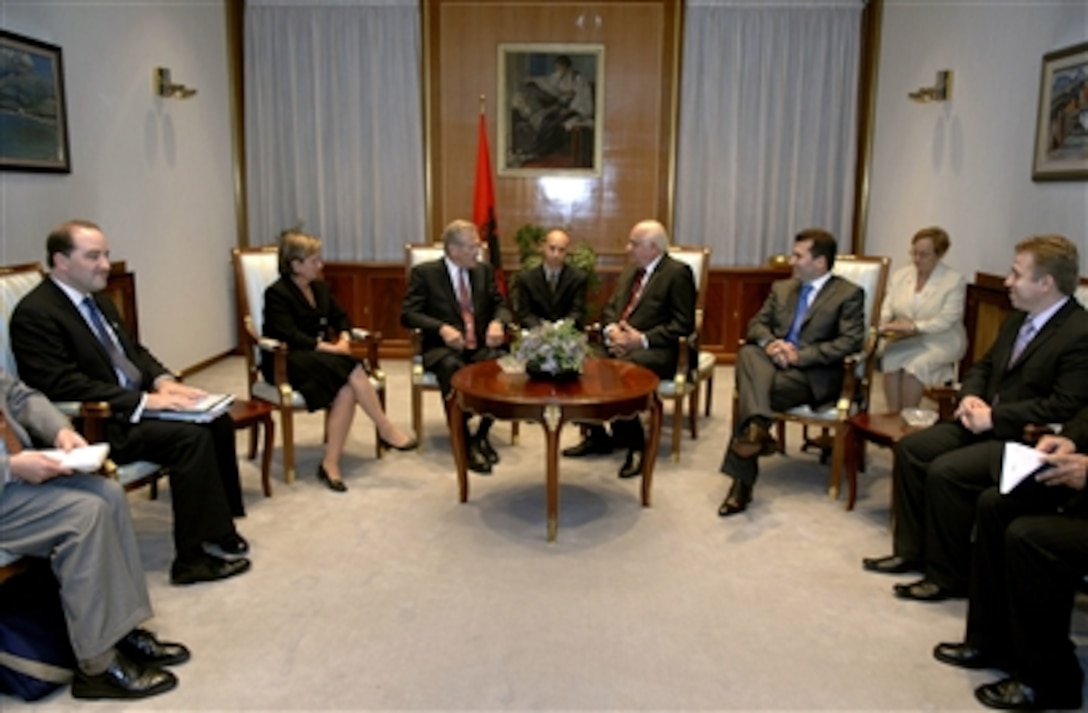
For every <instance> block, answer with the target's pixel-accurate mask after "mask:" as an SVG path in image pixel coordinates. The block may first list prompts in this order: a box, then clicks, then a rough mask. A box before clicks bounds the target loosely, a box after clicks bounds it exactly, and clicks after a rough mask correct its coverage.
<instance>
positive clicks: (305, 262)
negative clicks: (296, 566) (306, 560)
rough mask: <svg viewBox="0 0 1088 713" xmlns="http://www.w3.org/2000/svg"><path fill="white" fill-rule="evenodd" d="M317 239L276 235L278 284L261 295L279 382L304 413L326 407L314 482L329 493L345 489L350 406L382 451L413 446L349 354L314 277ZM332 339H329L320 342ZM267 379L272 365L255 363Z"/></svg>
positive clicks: (325, 290) (340, 313) (325, 291)
mask: <svg viewBox="0 0 1088 713" xmlns="http://www.w3.org/2000/svg"><path fill="white" fill-rule="evenodd" d="M322 266H323V263H322V262H321V241H320V240H319V239H317V238H315V237H314V236H312V235H307V234H306V233H302V232H298V231H288V232H285V233H284V234H283V235H282V236H281V237H280V245H279V267H280V279H279V280H276V282H274V283H272V285H270V286H269V288H268V289H267V290H265V293H264V335H265V336H266V337H272V338H273V339H278V340H280V341H282V342H284V343H285V344H287V348H288V353H287V379H288V381H290V382H291V385H292V386H293V387H294V388H295V390H296V391H298V392H299V393H301V394H302V395H303V397H304V398H305V399H306V407H307V408H308V409H309V410H310V411H317V410H319V409H323V408H327V409H329V417H328V432H327V441H326V443H325V456H324V458H323V459H322V461H321V464H320V465H319V466H318V467H317V477H318V479H319V480H321V481H322V482H324V483H325V484H326V485H327V486H328V487H329V488H331V489H332V490H335V491H337V492H343V491H345V490H347V486H346V485H344V481H343V480H342V478H341V477H340V455H341V453H343V451H344V443H345V441H346V440H347V436H348V431H349V430H350V428H351V421H352V418H353V417H354V416H355V405H356V404H358V405H359V406H360V407H361V408H362V409H363V411H365V412H366V415H367V416H370V419H371V420H372V421H373V422H374V425H375V426H377V428H378V434H379V437H380V439H381V443H382V445H383V446H386V447H389V448H395V449H397V450H399V451H407V450H411V449H414V448H415V447H416V445H417V443H416V439H415V438H413V437H411V436H409V435H407V434H405V433H404V432H403V431H401V430H400V429H399V428H397V427H396V426H395V425H394V424H393V422H392V421H390V420H389V417H388V416H386V415H385V412H384V411H383V410H382V405H381V402H380V401H379V400H378V394H377V392H375V391H374V386H373V385H372V384H371V383H370V377H369V376H368V375H367V372H366V369H364V368H363V365H362V363H361V362H360V361H359V360H357V359H356V358H355V357H353V356H352V355H351V351H350V347H349V343H350V332H351V323H350V322H349V321H348V316H347V314H345V313H344V310H343V309H342V308H341V307H340V305H339V304H337V303H336V300H335V299H333V296H332V293H331V292H330V291H329V286H328V285H326V284H325V283H324V282H323V281H322V280H321V279H320V277H321V268H322ZM330 335H336V336H335V341H328V339H329V337H330ZM261 370H262V371H263V373H264V375H265V378H266V379H268V380H269V381H271V380H272V360H271V359H265V360H264V361H263V362H262V364H261Z"/></svg>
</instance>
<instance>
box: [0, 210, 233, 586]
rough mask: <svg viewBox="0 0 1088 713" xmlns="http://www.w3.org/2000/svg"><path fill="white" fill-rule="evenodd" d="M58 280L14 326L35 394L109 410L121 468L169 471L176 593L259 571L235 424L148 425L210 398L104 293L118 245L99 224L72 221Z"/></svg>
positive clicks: (49, 245)
mask: <svg viewBox="0 0 1088 713" xmlns="http://www.w3.org/2000/svg"><path fill="white" fill-rule="evenodd" d="M46 255H47V258H48V264H49V267H50V273H49V277H48V279H45V280H42V282H41V283H40V284H39V285H38V286H37V287H35V288H34V289H33V290H32V291H31V292H29V293H28V294H27V295H26V297H24V298H23V299H22V300H21V301H20V302H19V304H18V305H17V306H16V308H15V311H14V312H13V313H12V317H11V348H12V351H13V352H14V354H15V360H16V362H17V363H18V366H19V373H20V375H21V376H22V378H23V379H24V380H25V381H26V383H27V384H28V385H30V386H31V387H33V388H36V389H38V390H40V391H41V392H42V393H43V394H45V395H46V396H47V397H48V398H50V399H52V400H54V401H105V402H107V403H108V404H109V405H110V409H111V412H112V414H113V418H112V419H111V420H110V421H108V422H107V424H106V434H105V435H106V439H107V440H108V441H109V444H110V447H111V448H112V452H113V454H114V460H116V461H118V462H121V463H126V462H130V461H135V460H151V461H154V462H156V463H159V464H161V465H164V466H166V467H167V468H169V475H170V500H171V505H172V506H173V510H174V546H175V549H176V556H175V559H174V563H173V566H172V567H171V572H170V578H171V581H172V582H174V583H175V584H192V583H194V582H204V581H210V580H215V579H223V578H226V577H230V576H233V575H236V574H241V573H242V572H244V571H246V570H247V569H249V560H247V559H245V555H246V554H247V553H248V551H249V545H248V543H246V541H245V540H244V539H242V537H241V536H240V535H239V534H238V532H237V531H236V530H235V529H234V522H233V519H232V518H233V517H241V516H243V515H244V514H245V508H244V505H243V503H242V492H241V485H240V480H239V473H238V458H237V455H236V454H235V445H234V426H233V423H232V422H231V420H230V418H229V417H228V416H223V417H220V418H218V419H215V420H214V421H212V422H211V423H206V424H202V423H177V422H173V421H166V420H155V419H148V418H142V416H143V414H144V410H145V409H165V410H169V409H174V410H182V409H186V408H191V407H192V405H193V404H194V403H195V401H196V400H197V399H199V398H201V397H203V396H205V393H204V392H203V391H201V390H200V389H195V388H193V387H190V386H186V385H185V384H181V383H178V382H177V381H176V380H175V379H174V377H173V375H172V374H171V373H170V372H169V371H168V370H167V369H166V367H165V366H163V365H162V364H161V363H160V362H159V361H158V360H157V359H156V358H155V357H154V356H153V355H152V354H151V352H149V351H148V350H147V348H145V347H144V346H143V345H142V344H140V343H139V342H137V341H136V340H135V339H134V338H133V337H132V335H130V334H129V332H128V330H127V329H125V327H124V326H123V325H122V323H121V317H120V315H119V314H118V312H117V309H116V307H114V305H113V303H112V302H111V301H110V300H109V299H107V298H105V297H103V296H101V295H99V294H96V293H98V292H100V291H101V290H102V289H103V288H105V286H106V281H107V279H108V278H109V273H110V260H109V244H108V242H107V241H106V237H105V235H103V234H102V231H101V229H100V228H99V227H98V226H97V225H95V224H94V223H91V222H88V221H84V220H72V221H69V222H67V223H64V224H62V225H60V226H58V227H57V228H56V229H54V231H53V232H52V233H51V234H50V235H49V238H48V240H47V241H46Z"/></svg>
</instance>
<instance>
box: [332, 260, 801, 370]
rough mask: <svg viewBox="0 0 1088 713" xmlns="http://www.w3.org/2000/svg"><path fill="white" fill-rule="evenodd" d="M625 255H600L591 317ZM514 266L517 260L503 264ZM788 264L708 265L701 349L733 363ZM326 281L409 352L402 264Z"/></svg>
mask: <svg viewBox="0 0 1088 713" xmlns="http://www.w3.org/2000/svg"><path fill="white" fill-rule="evenodd" d="M625 264H626V256H625V254H624V253H622V252H619V251H615V250H613V251H610V252H607V253H602V254H600V255H599V256H598V266H597V273H598V275H599V276H600V278H601V287H600V288H599V289H598V290H596V291H595V292H594V293H592V294H591V295H590V298H589V310H590V317H591V318H596V317H597V316H598V315H599V314H600V310H601V307H602V306H603V305H604V303H605V302H606V301H607V300H608V297H609V296H610V295H611V294H612V291H613V289H614V288H615V284H616V279H617V278H618V277H619V273H620V270H622V269H623V266H624V265H625ZM504 267H505V268H506V270H507V271H508V272H513V271H516V270H517V264H516V263H515V262H512V261H510V262H508V263H507V264H506V265H505V266H504ZM789 274H790V269H789V268H788V267H784V268H772V267H766V268H764V267H752V268H712V269H711V270H710V275H709V279H708V281H707V289H708V290H709V292H708V293H707V300H706V312H705V313H704V315H703V334H702V338H703V343H702V348H703V349H706V350H708V351H711V352H713V353H714V354H716V355H717V357H718V361H719V362H720V363H732V361H733V358H734V356H735V355H736V351H737V343H738V342H739V341H740V339H741V337H742V336H743V334H744V331H745V329H746V328H747V324H748V320H749V319H750V318H751V316H752V315H753V314H755V313H756V311H757V310H758V309H759V307H760V305H762V304H763V301H764V300H765V299H766V298H767V295H768V293H769V292H770V289H771V283H772V282H774V281H775V280H779V279H782V278H784V277H788V276H789ZM325 280H326V282H328V283H329V287H330V288H331V290H332V293H333V295H335V297H336V299H337V301H338V302H340V304H341V305H343V306H344V309H345V310H346V311H347V313H348V314H349V315H351V319H352V323H353V324H356V325H358V326H360V327H365V328H366V329H370V330H372V331H376V332H381V333H382V337H383V341H382V348H381V356H382V357H383V358H406V357H408V356H409V343H408V330H406V329H405V328H404V327H402V326H400V310H401V304H402V303H403V302H404V293H405V290H406V289H407V287H408V279H407V275H406V273H405V270H404V267H403V266H401V265H390V264H381V263H326V265H325Z"/></svg>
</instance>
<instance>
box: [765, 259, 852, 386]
mask: <svg viewBox="0 0 1088 713" xmlns="http://www.w3.org/2000/svg"><path fill="white" fill-rule="evenodd" d="M800 297H801V281H800V280H797V279H795V278H790V279H788V280H779V281H777V282H775V283H774V284H773V285H771V294H769V295H768V296H767V300H766V301H765V302H764V303H763V306H762V307H761V308H760V310H759V312H757V313H756V315H755V316H754V317H752V319H751V321H749V322H748V337H747V338H748V341H749V342H750V343H753V344H758V345H760V346H765V345H766V344H767V343H768V342H772V341H774V340H776V339H784V338H785V337H786V334H787V333H789V331H790V325H791V324H792V323H793V315H794V313H795V312H796V311H797V303H798V301H799V300H800ZM865 327H866V325H865V292H864V291H863V290H862V289H861V288H860V287H858V286H857V285H855V284H854V283H853V282H850V281H849V280H846V279H843V278H841V277H839V276H838V275H832V276H831V278H830V279H828V281H827V283H826V284H824V286H823V288H821V289H820V291H819V292H818V293H817V294H816V298H815V299H814V300H813V301H812V304H811V305H809V308H808V312H807V313H805V318H804V321H803V322H802V323H801V334H800V336H799V339H798V341H799V342H800V345H799V346H798V347H797V355H798V362H797V368H798V369H801V370H802V371H803V372H804V374H805V377H806V379H807V380H808V383H809V387H810V388H811V389H812V394H813V396H814V401H813V403H815V404H824V403H828V402H829V401H832V400H834V399H835V398H836V397H837V396H838V395H839V393H840V392H841V391H842V362H843V359H845V358H846V357H847V356H849V355H850V354H853V353H854V352H857V351H859V350H860V349H861V348H862V346H863V345H864V343H865Z"/></svg>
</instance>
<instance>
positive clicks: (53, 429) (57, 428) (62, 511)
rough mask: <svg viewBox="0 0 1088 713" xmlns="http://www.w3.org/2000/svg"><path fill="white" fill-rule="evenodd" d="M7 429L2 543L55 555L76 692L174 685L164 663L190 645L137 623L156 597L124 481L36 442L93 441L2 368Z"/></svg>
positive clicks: (129, 691)
mask: <svg viewBox="0 0 1088 713" xmlns="http://www.w3.org/2000/svg"><path fill="white" fill-rule="evenodd" d="M0 431H2V432H3V438H2V439H0V549H3V550H6V551H8V552H11V553H13V554H16V555H20V556H24V557H39V558H42V559H46V560H48V561H49V565H50V567H51V568H52V570H53V574H54V576H55V577H56V578H57V581H58V582H59V583H60V599H61V606H62V607H63V609H64V619H65V622H66V623H67V625H68V637H69V640H70V641H71V644H72V649H73V651H74V652H75V655H76V659H77V661H78V662H79V670H78V671H77V672H76V674H75V678H74V679H73V680H72V695H73V696H75V697H76V698H145V697H147V696H153V695H156V694H159V693H164V692H166V691H169V690H170V689H172V688H173V687H174V686H176V685H177V677H176V676H174V674H172V673H170V672H169V671H165V670H163V669H162V668H161V667H162V666H169V665H173V664H179V663H182V662H184V661H187V660H188V659H189V651H188V649H186V648H185V647H184V646H182V645H181V644H174V643H168V642H162V641H159V640H158V639H156V638H155V636H154V635H153V634H152V633H151V632H149V631H147V630H146V629H140V628H137V625H138V624H140V623H141V622H143V621H144V620H146V619H149V618H150V617H151V602H150V598H149V597H148V594H147V583H146V582H145V580H144V570H143V565H142V564H141V562H140V551H139V548H138V546H137V544H136V535H135V534H134V533H133V531H132V520H131V519H130V517H129V508H128V501H127V500H126V499H125V493H124V491H123V490H122V489H121V486H120V485H118V484H117V483H116V482H115V481H113V480H110V479H108V478H103V477H101V476H98V475H83V474H80V473H73V472H71V471H70V470H68V469H67V468H65V467H63V466H62V465H61V464H60V462H59V461H57V460H55V459H53V458H52V457H50V456H48V455H46V454H45V453H43V452H41V451H36V450H32V443H31V438H30V436H32V435H33V436H34V437H35V438H36V439H38V440H39V441H40V442H42V443H49V444H51V445H53V446H54V447H56V448H59V449H61V450H63V451H70V450H72V449H73V448H79V447H81V446H85V445H87V443H86V442H85V441H84V440H83V437H82V436H80V435H79V434H78V433H76V432H75V431H73V430H72V427H71V426H70V425H69V423H68V420H67V419H66V418H65V417H64V416H63V415H62V414H61V413H60V412H59V411H57V409H56V408H55V407H54V406H53V404H51V403H50V402H49V400H48V399H46V398H45V397H44V396H42V395H41V394H40V393H39V392H37V391H35V390H33V389H31V388H30V387H28V386H27V385H26V384H23V383H22V382H20V381H19V380H17V379H15V378H14V377H13V376H11V375H10V374H8V373H7V372H6V371H3V370H0ZM15 584H17V582H12V583H11V585H15Z"/></svg>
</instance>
